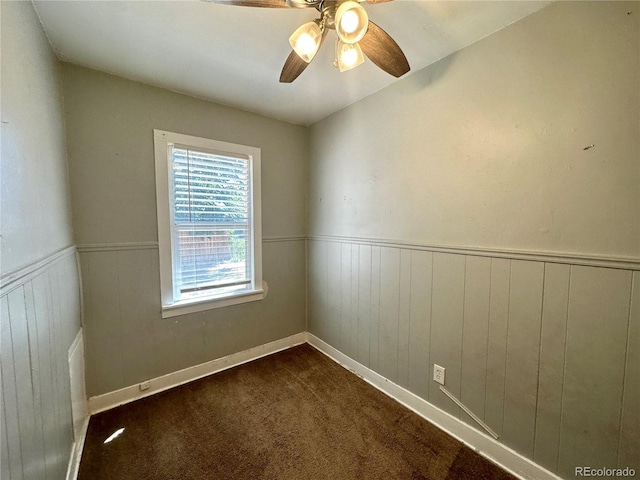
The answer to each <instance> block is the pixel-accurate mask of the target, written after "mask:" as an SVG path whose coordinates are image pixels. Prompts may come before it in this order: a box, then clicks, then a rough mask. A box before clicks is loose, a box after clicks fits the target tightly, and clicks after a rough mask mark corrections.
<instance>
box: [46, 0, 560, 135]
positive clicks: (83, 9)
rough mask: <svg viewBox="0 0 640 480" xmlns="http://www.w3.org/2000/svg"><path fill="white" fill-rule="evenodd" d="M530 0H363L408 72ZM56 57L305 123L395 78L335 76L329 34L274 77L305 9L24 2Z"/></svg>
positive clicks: (507, 19)
mask: <svg viewBox="0 0 640 480" xmlns="http://www.w3.org/2000/svg"><path fill="white" fill-rule="evenodd" d="M548 3H549V2H532V1H495V2H484V1H465V2H459V1H408V0H396V1H394V2H389V3H383V4H378V5H368V4H363V5H365V8H366V9H367V11H368V13H369V18H370V19H371V20H373V21H374V22H376V23H377V24H378V25H379V26H380V27H382V28H383V29H384V30H386V31H387V33H389V34H390V35H391V36H392V37H393V38H394V39H395V40H396V42H397V43H398V44H399V45H400V47H401V48H402V49H403V51H404V53H405V55H406V56H407V59H408V60H409V64H410V65H411V72H409V73H408V74H407V75H411V73H412V72H416V71H418V70H420V69H421V68H424V67H426V66H427V65H429V64H431V63H433V62H435V61H436V60H438V59H440V58H443V57H445V56H447V55H449V54H450V53H452V52H455V51H456V50H459V49H461V48H463V47H465V46H467V45H469V44H471V43H473V42H476V41H477V40H479V39H481V38H483V37H485V36H487V35H489V34H491V33H493V32H495V31H497V30H500V29H501V28H503V27H505V26H507V25H509V24H510V23H513V22H515V21H517V20H519V19H520V18H522V17H524V16H526V15H528V14H530V13H532V12H534V11H536V10H538V9H540V8H542V7H543V6H545V5H546V4H548ZM34 5H35V8H36V11H37V12H38V15H39V16H40V19H41V21H42V25H43V27H44V30H45V32H46V34H47V36H48V38H49V41H50V42H51V44H52V47H53V49H54V50H55V52H56V54H57V55H58V57H59V58H60V59H61V60H63V61H66V62H71V63H75V64H78V65H82V66H85V67H89V68H94V69H96V70H102V71H105V72H109V73H113V74H115V75H119V76H122V77H125V78H129V79H133V80H137V81H140V82H144V83H147V84H150V85H156V86H159V87H164V88H167V89H170V90H174V91H177V92H182V93H186V94H189V95H193V96H196V97H200V98H204V99H207V100H211V101H214V102H217V103H221V104H224V105H230V106H233V107H237V108H240V109H243V110H248V111H252V112H257V113H260V114H263V115H267V116H270V117H273V118H278V119H281V120H286V121H288V122H292V123H297V124H303V125H309V124H312V123H314V122H316V121H318V120H320V119H322V118H324V117H326V116H328V115H330V114H331V113H333V112H335V111H337V110H340V109H341V108H343V107H345V106H347V105H349V104H351V103H353V102H355V101H357V100H359V99H361V98H363V97H365V96H367V95H370V94H371V93H373V92H375V91H377V90H380V89H381V88H384V87H386V86H387V85H389V84H391V83H392V82H394V81H396V79H395V78H393V77H392V76H390V75H388V74H386V73H384V72H383V71H382V70H380V69H378V68H377V67H376V66H375V65H373V64H372V63H371V62H365V64H363V65H361V66H360V67H358V68H356V69H354V70H351V71H348V72H345V73H339V72H338V70H337V69H335V68H334V67H333V66H332V62H333V55H334V52H333V50H334V40H333V38H334V37H335V34H334V33H330V34H329V37H328V38H327V41H326V42H325V44H324V45H323V47H322V49H321V51H320V52H319V53H318V54H317V55H316V58H315V59H314V60H313V62H312V63H311V65H310V66H309V67H308V68H307V69H306V70H305V71H304V72H303V73H302V75H301V76H300V77H298V79H297V80H296V81H295V82H293V83H292V84H281V83H279V81H278V79H279V77H280V70H281V69H282V65H283V63H284V61H285V59H286V58H287V56H288V55H289V52H290V51H291V48H290V46H289V42H288V38H289V35H290V34H291V33H292V32H293V31H294V30H295V29H296V28H297V27H298V26H299V25H301V24H302V23H305V22H308V21H311V20H313V19H314V18H317V17H318V12H317V11H316V10H315V9H312V8H308V9H293V8H292V9H280V8H278V9H267V8H248V7H236V6H228V5H219V4H215V3H207V2H203V1H197V0H194V1H186V0H185V1H150V0H137V1H84V0H80V1H78V0H75V1H57V0H41V1H34Z"/></svg>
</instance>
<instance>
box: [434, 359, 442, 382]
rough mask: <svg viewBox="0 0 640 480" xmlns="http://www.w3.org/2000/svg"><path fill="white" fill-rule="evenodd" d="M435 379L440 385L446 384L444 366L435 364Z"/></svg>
mask: <svg viewBox="0 0 640 480" xmlns="http://www.w3.org/2000/svg"><path fill="white" fill-rule="evenodd" d="M433 380H434V381H435V382H438V383H439V384H440V385H444V367H441V366H440V365H436V364H435V363H434V364H433Z"/></svg>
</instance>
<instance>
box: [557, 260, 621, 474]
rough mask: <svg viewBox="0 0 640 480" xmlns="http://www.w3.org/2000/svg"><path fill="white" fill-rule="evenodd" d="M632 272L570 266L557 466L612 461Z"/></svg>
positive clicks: (564, 469) (569, 470) (564, 470)
mask: <svg viewBox="0 0 640 480" xmlns="http://www.w3.org/2000/svg"><path fill="white" fill-rule="evenodd" d="M631 278H632V272H630V271H625V270H612V269H601V268H593V267H581V266H574V267H571V277H570V282H571V283H570V287H569V312H568V317H567V345H566V358H565V378H564V391H563V395H562V412H561V421H560V451H559V456H558V469H559V472H560V475H561V476H569V475H572V474H573V470H574V467H575V466H576V465H612V466H613V465H616V464H617V461H618V447H619V441H620V415H621V407H622V391H623V388H624V387H623V385H624V383H623V381H624V372H625V345H627V339H628V334H629V324H630V316H629V313H630V312H629V303H630V294H631Z"/></svg>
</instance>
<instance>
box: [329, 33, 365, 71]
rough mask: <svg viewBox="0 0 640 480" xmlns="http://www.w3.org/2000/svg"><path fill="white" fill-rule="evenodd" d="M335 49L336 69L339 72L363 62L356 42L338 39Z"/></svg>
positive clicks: (360, 50) (362, 56)
mask: <svg viewBox="0 0 640 480" xmlns="http://www.w3.org/2000/svg"><path fill="white" fill-rule="evenodd" d="M337 50H338V51H337V55H336V56H337V57H338V70H340V71H341V72H346V71H347V70H351V69H352V68H355V67H357V66H358V65H360V64H361V63H363V62H364V55H363V54H362V49H361V48H360V45H358V44H357V43H354V44H351V43H344V42H343V41H341V40H338V46H337Z"/></svg>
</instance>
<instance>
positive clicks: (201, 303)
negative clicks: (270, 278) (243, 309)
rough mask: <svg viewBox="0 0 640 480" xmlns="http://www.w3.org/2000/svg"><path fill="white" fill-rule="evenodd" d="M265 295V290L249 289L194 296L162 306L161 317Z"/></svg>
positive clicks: (212, 307) (261, 297)
mask: <svg viewBox="0 0 640 480" xmlns="http://www.w3.org/2000/svg"><path fill="white" fill-rule="evenodd" d="M266 296H267V293H266V290H264V289H259V290H251V291H250V292H241V293H236V294H232V295H225V296H222V297H218V298H211V297H209V298H196V299H190V300H183V301H180V302H176V303H174V304H173V305H163V306H162V318H171V317H177V316H179V315H186V314H188V313H196V312H203V311H205V310H211V309H214V308H222V307H229V306H231V305H239V304H241V303H247V302H255V301H257V300H262V299H263V298H264V297H266Z"/></svg>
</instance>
